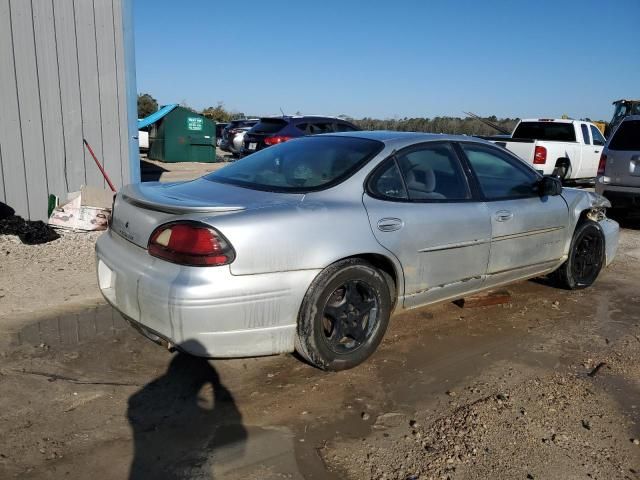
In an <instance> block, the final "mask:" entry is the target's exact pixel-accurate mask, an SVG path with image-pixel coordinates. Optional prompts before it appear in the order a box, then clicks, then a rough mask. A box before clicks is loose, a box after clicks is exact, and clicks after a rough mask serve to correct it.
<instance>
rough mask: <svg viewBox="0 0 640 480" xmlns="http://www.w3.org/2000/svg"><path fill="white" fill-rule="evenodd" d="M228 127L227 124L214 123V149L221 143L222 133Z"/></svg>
mask: <svg viewBox="0 0 640 480" xmlns="http://www.w3.org/2000/svg"><path fill="white" fill-rule="evenodd" d="M227 125H229V123H227V122H216V147H219V146H220V144H221V143H222V131H223V130H224V129H225V128H226V127H227Z"/></svg>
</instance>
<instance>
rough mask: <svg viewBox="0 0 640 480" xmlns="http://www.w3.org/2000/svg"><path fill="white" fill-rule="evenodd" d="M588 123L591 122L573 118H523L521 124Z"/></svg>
mask: <svg viewBox="0 0 640 480" xmlns="http://www.w3.org/2000/svg"><path fill="white" fill-rule="evenodd" d="M582 121H584V122H586V123H590V121H589V120H576V119H573V118H549V117H543V118H523V119H522V120H520V122H543V123H573V122H582Z"/></svg>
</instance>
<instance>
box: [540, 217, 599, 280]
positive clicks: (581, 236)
mask: <svg viewBox="0 0 640 480" xmlns="http://www.w3.org/2000/svg"><path fill="white" fill-rule="evenodd" d="M604 262H605V239H604V234H603V233H602V228H600V225H598V223H597V222H593V221H591V220H585V221H582V222H581V223H579V224H578V226H577V227H576V229H575V231H574V232H573V238H572V239H571V247H570V248H569V258H568V259H567V261H566V262H564V263H563V264H562V265H561V266H560V268H558V270H556V271H555V272H553V274H552V278H553V280H554V281H555V283H556V284H557V285H558V286H559V287H562V288H566V289H569V290H579V289H581V288H587V287H589V286H591V285H592V284H593V282H595V280H596V278H598V274H599V273H600V270H602V267H603V266H604Z"/></svg>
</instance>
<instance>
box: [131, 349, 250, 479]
mask: <svg viewBox="0 0 640 480" xmlns="http://www.w3.org/2000/svg"><path fill="white" fill-rule="evenodd" d="M127 417H128V419H129V424H130V425H131V428H132V429H133V439H134V458H133V462H132V464H131V471H130V475H129V478H130V479H135V480H141V479H154V480H155V479H178V478H179V479H212V478H213V466H214V464H215V460H216V458H215V457H216V450H218V449H220V448H222V447H229V448H228V450H230V451H232V452H233V455H241V454H242V452H243V450H244V444H245V441H246V438H247V432H246V429H245V428H244V426H243V425H242V415H241V414H240V412H239V411H238V408H237V407H236V405H235V402H234V399H233V396H232V395H231V392H229V391H228V390H227V389H226V387H225V386H224V385H223V384H222V383H220V378H219V377H218V373H217V372H216V370H215V369H214V368H213V366H212V365H211V364H210V363H209V361H208V360H206V359H204V358H199V357H194V356H191V355H188V354H186V353H178V354H176V356H175V357H174V358H173V359H172V360H171V363H170V364H169V368H168V369H167V371H166V372H165V374H164V375H162V376H161V377H158V378H156V379H155V380H153V381H152V382H150V383H148V384H147V385H145V386H144V387H143V388H142V389H140V390H139V391H137V392H136V393H134V394H133V395H132V396H131V397H130V398H129V405H128V410H127ZM233 455H232V456H233ZM228 457H229V455H228V453H226V454H225V459H227V460H228V459H229V458H228Z"/></svg>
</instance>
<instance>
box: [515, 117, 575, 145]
mask: <svg viewBox="0 0 640 480" xmlns="http://www.w3.org/2000/svg"><path fill="white" fill-rule="evenodd" d="M512 138H521V139H526V140H553V141H557V142H575V141H576V132H575V130H574V128H573V124H572V123H566V122H557V123H556V122H521V123H520V124H519V125H518V126H517V127H516V129H515V131H514V132H513V135H512Z"/></svg>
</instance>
